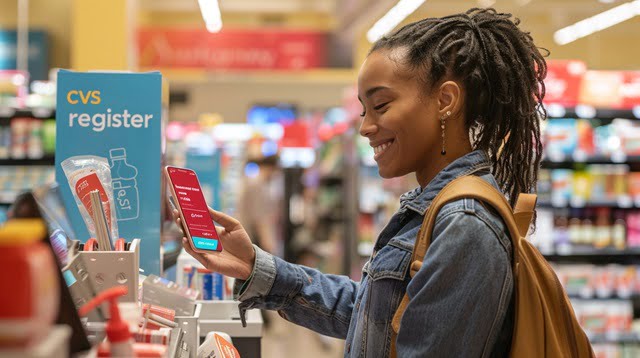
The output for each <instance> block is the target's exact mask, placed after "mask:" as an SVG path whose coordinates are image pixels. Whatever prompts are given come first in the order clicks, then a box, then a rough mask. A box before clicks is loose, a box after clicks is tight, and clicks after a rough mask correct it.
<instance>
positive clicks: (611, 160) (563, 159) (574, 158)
mask: <svg viewBox="0 0 640 358" xmlns="http://www.w3.org/2000/svg"><path fill="white" fill-rule="evenodd" d="M579 164H640V156H639V155H626V154H624V153H618V154H611V155H583V154H578V153H574V154H573V155H563V154H556V155H554V156H549V157H546V158H544V159H543V160H542V162H541V166H542V167H543V168H548V169H560V168H567V169H571V168H573V167H574V166H575V165H579Z"/></svg>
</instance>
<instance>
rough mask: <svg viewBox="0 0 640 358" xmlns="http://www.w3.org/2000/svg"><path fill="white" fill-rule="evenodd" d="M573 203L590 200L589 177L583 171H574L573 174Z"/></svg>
mask: <svg viewBox="0 0 640 358" xmlns="http://www.w3.org/2000/svg"><path fill="white" fill-rule="evenodd" d="M572 184H573V188H572V189H573V190H572V192H573V195H572V196H571V200H572V201H573V202H580V203H584V202H587V201H589V199H590V198H591V176H590V175H589V174H588V173H587V172H585V171H576V172H574V173H573V181H572Z"/></svg>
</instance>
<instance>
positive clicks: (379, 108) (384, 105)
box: [360, 102, 389, 117]
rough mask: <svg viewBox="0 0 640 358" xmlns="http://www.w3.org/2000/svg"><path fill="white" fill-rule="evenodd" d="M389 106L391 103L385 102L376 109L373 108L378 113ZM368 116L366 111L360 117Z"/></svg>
mask: <svg viewBox="0 0 640 358" xmlns="http://www.w3.org/2000/svg"><path fill="white" fill-rule="evenodd" d="M388 104H389V102H385V103H381V104H379V105H377V106H375V107H373V109H374V110H376V111H380V110H381V109H384V107H386V106H387V105H388ZM366 114H367V111H366V110H365V109H363V110H362V113H360V117H364V116H365V115H366Z"/></svg>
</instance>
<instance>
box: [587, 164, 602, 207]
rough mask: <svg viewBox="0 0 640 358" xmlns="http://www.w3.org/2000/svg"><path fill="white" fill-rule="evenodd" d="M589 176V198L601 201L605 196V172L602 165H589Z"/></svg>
mask: <svg viewBox="0 0 640 358" xmlns="http://www.w3.org/2000/svg"><path fill="white" fill-rule="evenodd" d="M587 170H588V173H589V175H590V177H591V180H590V185H591V187H590V192H591V198H592V199H593V200H595V201H602V200H605V198H606V196H607V195H606V185H607V181H606V173H605V168H604V166H602V165H591V166H589V168H588V169H587Z"/></svg>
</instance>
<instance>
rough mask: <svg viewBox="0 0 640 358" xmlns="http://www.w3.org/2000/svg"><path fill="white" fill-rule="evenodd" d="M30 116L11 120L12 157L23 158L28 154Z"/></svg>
mask: <svg viewBox="0 0 640 358" xmlns="http://www.w3.org/2000/svg"><path fill="white" fill-rule="evenodd" d="M30 121H31V119H30V118H13V119H12V120H11V157H12V158H14V159H23V158H25V157H26V156H27V143H28V141H29V122H30Z"/></svg>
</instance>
